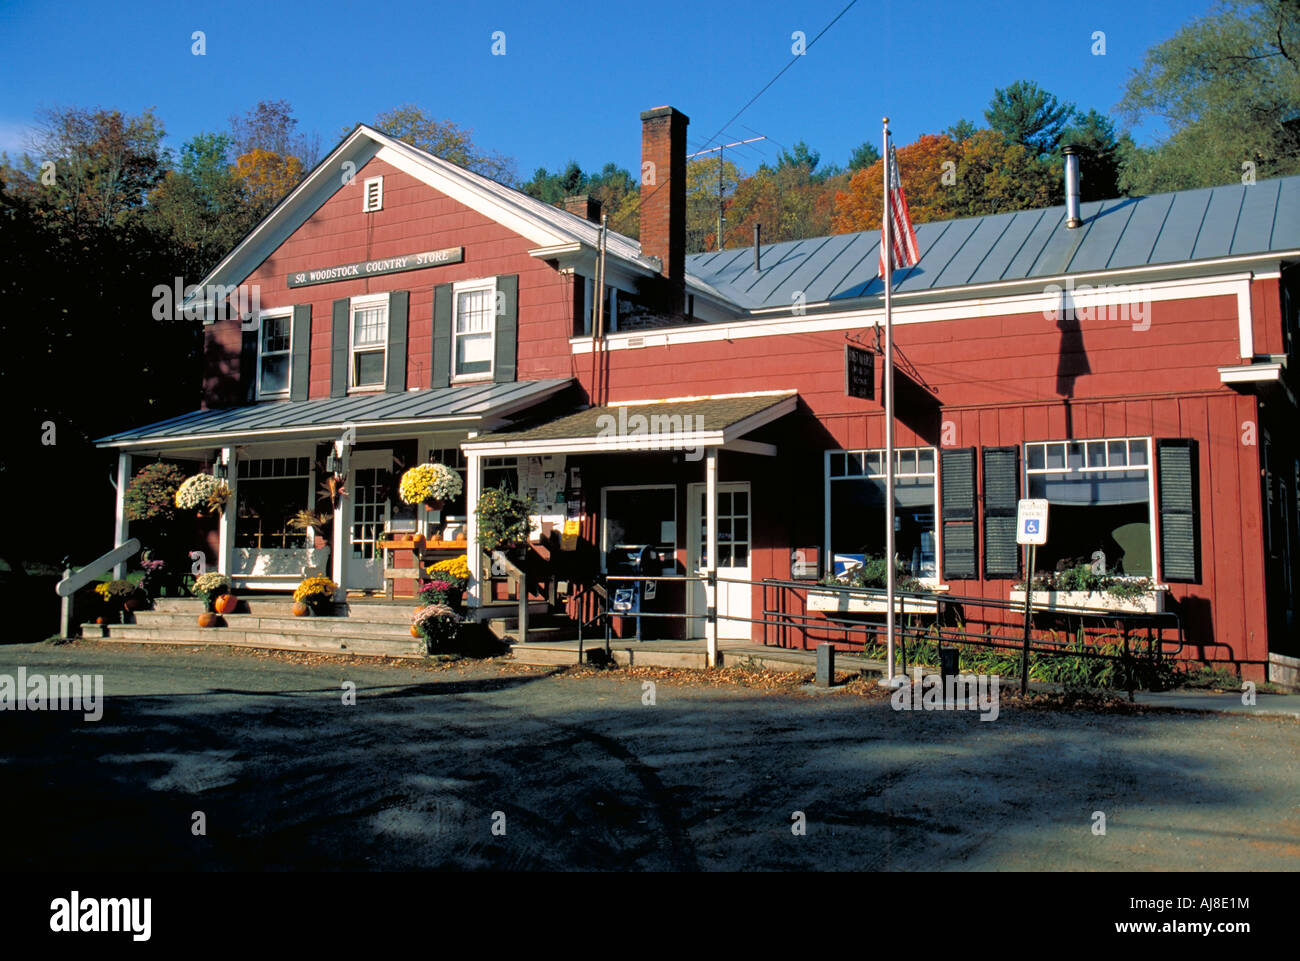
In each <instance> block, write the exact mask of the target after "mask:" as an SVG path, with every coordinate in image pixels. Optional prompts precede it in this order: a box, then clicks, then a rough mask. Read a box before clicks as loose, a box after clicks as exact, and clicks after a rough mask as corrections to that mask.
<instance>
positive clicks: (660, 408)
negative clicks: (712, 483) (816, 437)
mask: <svg viewBox="0 0 1300 961" xmlns="http://www.w3.org/2000/svg"><path fill="white" fill-rule="evenodd" d="M794 396H795V395H794V392H793V391H790V392H784V393H779V394H760V395H755V396H749V397H702V398H697V399H683V400H665V401H662V402H652V403H641V402H631V401H629V402H627V403H622V404H607V405H604V406H601V407H589V408H587V409H586V410H580V411H578V412H577V413H573V414H566V415H564V416H563V417H557V418H556V419H555V420H551V421H547V422H546V423H544V424H538V425H535V426H532V427H527V428H523V429H520V430H500V431H493V432H492V433H489V434H480V435H479V436H478V437H475V438H474V439H473V440H471V441H469V443H470V444H472V445H478V444H505V443H515V442H534V441H563V440H589V439H592V438H598V437H601V436H604V435H606V433H607V431H608V429H609V421H608V420H604V419H603V418H606V417H613V418H614V420H615V422H616V423H620V424H626V423H630V418H632V417H633V416H634V415H636V414H641V415H644V416H645V417H646V419H647V423H646V425H645V429H644V430H643V431H641V432H639V433H645V434H646V435H647V436H654V435H650V434H649V430H650V428H651V426H652V425H653V424H655V423H656V421H655V420H654V418H667V419H668V420H667V421H666V422H667V423H670V424H682V425H683V431H684V432H686V433H694V434H698V433H705V432H709V433H712V432H717V431H725V430H727V429H728V428H730V427H733V426H734V425H736V424H739V423H741V422H742V421H745V420H748V419H749V418H750V417H753V416H754V415H755V414H761V413H762V412H763V411H765V410H768V409H770V408H772V407H775V406H777V405H778V404H783V403H785V402H787V401H789V400H790V399H791V398H792V397H794ZM687 417H690V418H693V419H692V420H690V421H687V420H686V418H687ZM674 418H676V420H673V419H674ZM658 423H660V424H663V423H665V421H658ZM687 424H691V425H696V426H693V427H690V428H686V426H685V425H687ZM633 430H635V427H633ZM672 431H673V432H676V428H675V427H673V428H672Z"/></svg>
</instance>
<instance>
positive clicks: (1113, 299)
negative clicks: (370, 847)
mask: <svg viewBox="0 0 1300 961" xmlns="http://www.w3.org/2000/svg"><path fill="white" fill-rule="evenodd" d="M1078 276H1086V275H1078ZM1059 279H1065V278H1059ZM1052 280H1053V278H1043V282H1044V286H1045V287H1046V286H1049V285H1050V282H1051V281H1052ZM1243 291H1244V292H1245V296H1246V299H1247V301H1249V296H1250V295H1249V291H1250V274H1248V273H1247V274H1232V275H1224V276H1222V277H1216V278H1209V279H1206V278H1189V279H1180V280H1168V281H1160V282H1156V283H1152V284H1149V285H1144V286H1142V287H1141V289H1140V290H1135V289H1134V288H1133V287H1131V286H1124V287H1121V286H1108V287H1105V288H1094V289H1092V290H1088V291H1082V292H1075V293H1074V294H1073V296H1072V301H1073V303H1074V305H1075V307H1076V308H1080V309H1081V308H1088V307H1103V306H1109V305H1111V304H1123V303H1131V302H1133V301H1134V300H1136V299H1139V297H1140V298H1141V299H1143V300H1147V301H1150V302H1158V301H1171V300H1189V299H1192V298H1199V297H1224V296H1232V295H1236V296H1237V297H1238V312H1239V313H1240V309H1241V303H1242V301H1241V299H1240V298H1241V296H1242V293H1243ZM900 298H901V299H906V295H899V298H896V301H897V299H900ZM1059 308H1060V291H1059V290H1057V291H1051V290H1041V291H1035V292H1033V293H1028V294H1025V293H1022V294H1017V295H1013V296H1007V297H1002V298H996V299H993V298H970V299H964V300H950V301H945V302H943V303H911V304H907V303H901V304H900V303H897V302H895V303H894V305H893V311H892V312H893V323H894V324H895V325H899V324H925V323H938V322H942V321H951V320H974V319H977V318H983V317H1003V316H1006V315H1008V314H1035V313H1050V312H1051V311H1055V310H1058V309H1059ZM782 310H783V313H784V314H785V316H781V317H773V318H765V317H755V318H754V319H752V320H739V321H732V322H728V323H726V324H696V325H692V326H685V327H671V328H665V329H662V330H655V329H650V330H639V331H636V332H634V333H622V334H619V333H615V334H611V335H610V336H608V337H606V338H605V339H604V341H603V349H605V350H628V349H636V348H637V347H670V346H678V345H684V344H702V343H717V342H721V341H730V340H742V339H749V338H753V337H781V336H790V335H801V334H809V333H822V332H828V331H839V330H853V329H857V328H861V327H871V326H879V325H880V324H883V322H884V313H885V312H884V308H883V307H859V308H856V309H853V310H845V311H834V312H832V313H823V314H815V315H811V316H809V315H805V316H802V317H794V316H789V310H788V308H782ZM755 313H756V314H757V312H755ZM632 341H636V342H635V343H632ZM569 347H570V350H571V351H572V353H574V354H588V353H591V350H592V342H591V338H590V337H572V338H570V339H569Z"/></svg>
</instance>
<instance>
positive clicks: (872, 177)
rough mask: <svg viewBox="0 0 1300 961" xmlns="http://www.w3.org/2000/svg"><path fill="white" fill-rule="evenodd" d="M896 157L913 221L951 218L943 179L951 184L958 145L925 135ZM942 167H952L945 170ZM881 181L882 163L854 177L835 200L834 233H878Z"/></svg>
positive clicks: (943, 137)
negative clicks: (947, 165) (876, 231)
mask: <svg viewBox="0 0 1300 961" xmlns="http://www.w3.org/2000/svg"><path fill="white" fill-rule="evenodd" d="M897 153H898V170H899V176H900V177H902V180H903V187H904V189H905V190H906V191H907V205H908V208H909V210H910V211H911V214H912V220H913V221H914V222H916V223H922V222H925V221H928V220H942V219H944V218H945V217H948V216H951V210H952V204H953V199H954V198H953V195H952V191H951V189H950V187H951V184H948V183H945V182H944V181H945V173H947V174H948V177H947V178H946V179H948V180H951V177H952V175H951V172H952V171H955V170H956V167H957V163H958V161H959V160H960V159H961V150H960V148H959V147H958V145H957V144H956V143H955V142H954V141H953V140H952V139H951V138H950V137H948V136H947V135H944V134H925V135H924V136H922V137H920V138H918V139H917V141H916V142H915V143H911V144H908V145H907V146H905V147H899V148H897ZM945 164H951V165H952V166H951V168H945V166H944V165H945ZM884 177H885V168H884V160H883V159H881V160H877V161H876V162H875V163H873V164H872V165H871V166H870V167H867V168H865V169H863V170H859V171H858V172H857V173H855V174H854V175H853V179H852V180H850V181H849V186H848V189H847V190H844V191H841V192H839V193H838V194H837V195H836V198H835V215H834V218H833V221H832V223H833V226H834V229H835V232H836V233H850V232H852V231H855V230H879V229H880V217H881V211H882V210H883V209H884V205H883V203H882V202H881V196H882V194H883V192H884Z"/></svg>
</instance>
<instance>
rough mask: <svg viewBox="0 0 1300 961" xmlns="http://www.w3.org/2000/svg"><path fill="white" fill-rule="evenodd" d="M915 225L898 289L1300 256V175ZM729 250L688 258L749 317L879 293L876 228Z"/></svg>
mask: <svg viewBox="0 0 1300 961" xmlns="http://www.w3.org/2000/svg"><path fill="white" fill-rule="evenodd" d="M1080 215H1081V217H1082V219H1083V225H1082V226H1081V227H1078V228H1076V229H1074V230H1070V229H1067V228H1066V226H1065V207H1064V206H1063V205H1062V206H1059V207H1048V208H1043V209H1038V210H1021V211H1015V212H1012V213H1005V214H988V215H986V216H983V217H968V218H963V219H960V220H945V221H936V222H933V223H925V224H917V225H916V238H917V243H918V245H919V246H920V250H921V260H920V262H919V263H918V264H917V265H916V266H914V267H910V268H906V269H904V270H901V271H898V272H896V273H895V280H894V290H895V291H896V292H899V293H909V292H922V291H931V290H940V289H943V288H953V287H962V286H966V285H970V284H986V283H996V282H999V281H1015V280H1032V279H1033V278H1035V277H1050V276H1059V275H1064V274H1073V273H1089V272H1094V271H1103V270H1117V269H1121V268H1132V267H1148V266H1155V265H1160V264H1170V265H1173V264H1181V263H1190V262H1195V261H1197V260H1207V259H1212V258H1219V257H1228V256H1237V255H1246V254H1267V253H1271V252H1275V251H1276V252H1282V251H1289V250H1297V249H1300V176H1295V177H1281V178H1277V179H1274V180H1261V181H1259V182H1257V183H1255V184H1253V185H1250V186H1246V185H1243V184H1231V185H1229V186H1225V187H1205V188H1201V189H1197V190H1181V191H1177V192H1174V193H1167V194H1153V195H1151V196H1149V197H1122V198H1120V199H1117V200H1101V201H1091V202H1089V203H1085V204H1082V205H1081V207H1080ZM760 254H761V259H760V263H761V268H762V269H761V270H758V271H755V270H754V269H753V262H754V254H753V248H752V247H746V248H728V249H726V250H720V251H713V252H710V253H703V254H692V255H691V256H689V257H687V258H686V270H687V273H688V275H690V276H691V277H693V278H694V279H696V280H698V281H700V282H702V283H704V284H706V285H708V286H710V287H712V288H714V289H716V290H717V291H719V292H720V293H721V294H722V296H724V297H725V298H727V299H728V300H731V301H733V302H734V303H735V304H736V305H738V306H739V307H742V308H744V309H747V310H757V309H762V308H779V307H789V306H790V305H791V303H792V302H793V297H794V292H795V291H803V292H804V297H805V298H806V300H807V302H808V303H821V302H824V301H835V300H848V299H852V298H856V297H864V296H871V295H877V294H881V293H883V292H884V286H883V283H882V281H881V280H880V278H879V277H877V276H876V269H877V264H878V262H879V259H880V232H879V231H877V230H870V231H862V232H859V233H852V234H838V235H835V236H831V237H813V238H809V239H807V240H792V241H785V242H783V243H776V244H763V245H761V247H760Z"/></svg>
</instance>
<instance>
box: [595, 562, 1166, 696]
mask: <svg viewBox="0 0 1300 961" xmlns="http://www.w3.org/2000/svg"><path fill="white" fill-rule="evenodd" d="M638 581H642V582H646V581H654V582H659V583H664V582H666V583H683V584H688V585H689V584H691V583H693V582H696V581H698V582H702V583H707V582H708V576H707V575H704V574H685V575H673V576H667V577H664V576H659V577H653V576H637V575H631V574H629V575H606V576H604V577H603V578H601V581H600V582H599V583H601V584H602V585H603V586H604V589H605V591H606V594H605V597H606V598H607V599H608V598H609V597H610V596H611V595H612V594H613V593H614V587H615V586H616V585H618V584H632V583H635V582H638ZM716 583H717V584H719V585H721V584H734V585H740V586H747V587H749V588H751V589H752V588H754V587H759V588H761V590H762V595H761V596H762V598H763V606H762V612H761V614H762V616H760V617H739V616H737V615H734V614H729V613H725V612H723V611H721V610H714V611H696V612H692V611H689V610H682V611H676V610H672V611H650V610H646V609H645V604H644V603H641V604H639V605H636V607H635V609H628V610H617V609H615V608H614V606H613V604H612V603H606V605H605V608H604V611H603V612H602V613H601V614H600V615H599V617H601V618H603V620H604V621H605V630H606V636H607V642H606V643H607V646H608V644H609V641H608V636H609V634H610V633H611V621H612V619H613V618H615V617H626V618H636V619H637V624H636V638H637V640H640V638H641V624H640V618H670V619H682V620H685V619H701V620H707V619H708V618H709V617H710V616H711V615H712V616H714V617H716V620H717V622H719V623H721V622H724V621H730V622H735V623H745V624H749V625H761V626H762V628H763V640H765V641H766V640H768V639H769V638H770V639H773V640H775V641H776V642H777V644H778V645H779V646H782V647H794V646H795V641H796V640H797V641H798V642H799V646H800V647H802V648H803V649H804V650H807V649H809V646H810V643H811V645H812V646H813V647H816V645H817V644H819V643H825V642H828V641H829V642H835V643H843V644H860V645H861V647H862V649H863V651H864V652H865V651H866V649H868V648H870V647H872V646H873V645H879V646H884V643H885V640H886V636H885V630H886V629H885V624H884V623H883V621H882V622H879V623H877V622H874V621H872V620H869V619H868V618H869V617H874V616H876V615H877V614H880V615H883V613H884V603H885V602H886V592H885V591H884V589H877V588H868V587H849V586H830V585H823V584H820V583H818V582H814V581H787V580H780V579H775V578H763V579H761V580H749V579H743V578H732V577H721V576H719V577H717V579H716ZM809 591H836V592H843V593H845V594H847V595H849V596H851V597H857V598H862V599H864V600H867V601H870V602H871V603H872V604H873V605H876V606H874V607H872V609H871V610H869V611H863V612H860V613H853V612H838V611H816V610H809V609H808V605H807V593H808V592H809ZM895 603H896V604H897V605H898V608H897V610H898V617H897V622H896V628H895V629H896V632H897V636H898V640H899V651H900V654H901V659H902V668H903V670H904V671H906V670H907V668H908V659H909V648H910V650H911V651H913V652H914V651H915V649H916V646H917V645H918V644H919V643H921V642H923V641H934V642H937V643H938V644H939V645H940V646H943V645H944V644H963V645H971V646H975V647H982V648H987V649H989V650H1003V651H1006V652H1008V653H1012V652H1014V653H1022V652H1023V651H1024V650H1025V647H1024V619H1023V613H1024V605H1023V603H1019V602H1013V601H1010V600H1001V599H999V598H995V597H994V598H989V597H980V596H974V595H959V594H951V593H938V592H929V591H897V592H896V597H895ZM1062 622H1064V623H1065V626H1064V627H1062V626H1061V624H1062ZM1072 622H1073V627H1075V628H1078V629H1079V630H1081V631H1082V635H1080V634H1079V633H1078V631H1072V629H1071V628H1072ZM1107 623H1109V624H1113V625H1115V629H1114V631H1112V632H1111V633H1110V634H1109V635H1107V636H1108V637H1118V638H1119V643H1118V647H1119V650H1118V651H1116V652H1112V651H1108V650H1102V649H1101V640H1102V639H1100V638H1098V636H1097V635H1098V634H1099V633H1100V632H1101V631H1103V630H1105V628H1104V627H1103V626H1102V625H1104V624H1107ZM1089 631H1091V633H1089ZM1134 634H1136V635H1138V637H1137V639H1136V640H1133V639H1132V637H1131V635H1134ZM1058 635H1059V637H1058ZM1142 635H1145V637H1144V638H1143V637H1142ZM1071 636H1074V637H1078V636H1083V637H1084V638H1085V639H1086V642H1085V643H1084V644H1082V645H1080V644H1077V643H1074V642H1073V641H1072V640H1070V637H1071ZM1143 640H1144V641H1145V644H1144V643H1143ZM1131 641H1132V642H1131ZM1183 646H1184V636H1183V625H1182V620H1181V618H1180V617H1179V615H1178V613H1177V612H1175V611H1161V612H1137V611H1116V610H1110V609H1103V608H1086V607H1078V608H1073V609H1070V610H1068V611H1065V610H1060V609H1056V610H1037V611H1035V612H1034V619H1033V623H1031V625H1030V643H1029V646H1028V651H1029V653H1031V654H1037V655H1040V656H1047V657H1054V656H1055V657H1071V656H1078V657H1087V658H1099V659H1105V660H1111V661H1115V662H1117V663H1123V664H1124V665H1125V676H1126V679H1127V680H1128V682H1129V685H1130V689H1131V686H1132V682H1133V678H1134V670H1133V669H1132V668H1133V666H1134V664H1135V662H1136V661H1138V660H1149V661H1151V662H1155V663H1158V662H1160V661H1162V660H1166V659H1168V658H1171V657H1174V656H1176V655H1177V654H1179V653H1180V652H1181V651H1182V649H1183ZM579 656H581V652H580V654H579Z"/></svg>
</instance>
